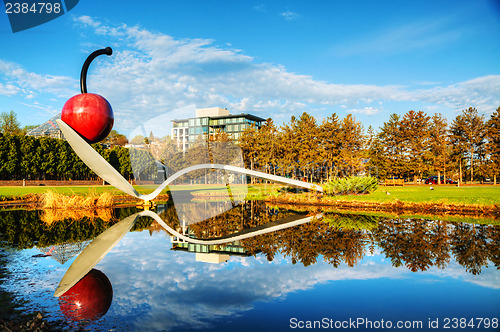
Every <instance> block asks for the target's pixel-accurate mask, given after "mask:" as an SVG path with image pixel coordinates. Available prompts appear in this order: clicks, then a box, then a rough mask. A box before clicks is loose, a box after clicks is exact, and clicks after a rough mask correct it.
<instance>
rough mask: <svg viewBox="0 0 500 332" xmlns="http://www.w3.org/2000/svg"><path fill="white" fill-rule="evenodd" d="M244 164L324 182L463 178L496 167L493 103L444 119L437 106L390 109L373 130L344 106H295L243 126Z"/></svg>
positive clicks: (499, 137)
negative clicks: (431, 110) (292, 112)
mask: <svg viewBox="0 0 500 332" xmlns="http://www.w3.org/2000/svg"><path fill="white" fill-rule="evenodd" d="M239 144H240V146H241V148H242V150H243V154H244V159H245V161H246V166H247V167H249V168H251V169H257V170H261V171H264V172H268V173H273V174H278V175H282V176H290V177H295V178H297V177H302V178H307V179H308V180H309V181H316V182H326V181H329V180H330V179H332V178H335V177H344V176H352V175H364V174H369V175H373V176H377V177H379V178H382V179H383V178H391V177H398V178H405V179H412V180H413V181H414V182H416V181H417V180H418V179H422V178H424V177H427V176H429V175H434V174H437V176H438V181H439V182H441V177H443V178H444V179H446V178H447V177H453V178H455V179H457V180H459V181H460V182H462V180H463V178H464V175H465V174H466V173H467V175H469V177H468V179H469V181H470V182H472V181H475V180H484V178H487V177H493V178H494V182H495V183H496V177H497V175H499V174H500V107H499V108H498V109H497V110H496V111H495V112H494V113H493V114H492V115H491V116H490V118H489V119H487V120H486V119H485V117H484V116H483V115H479V113H478V111H477V110H476V109H475V108H472V107H470V108H468V109H465V110H463V111H462V112H461V113H460V114H459V115H458V116H457V117H456V118H455V119H454V120H453V121H452V122H451V123H450V124H449V123H448V121H447V120H446V118H445V117H444V116H443V115H442V114H439V113H436V114H434V115H432V116H429V115H428V114H426V113H425V112H423V111H413V110H411V111H408V112H407V113H405V114H404V115H403V116H400V115H398V114H391V115H390V116H389V120H388V121H386V122H384V123H383V125H382V126H381V127H380V128H379V130H378V131H375V130H374V129H373V127H372V126H369V127H368V129H367V130H366V132H365V130H364V128H363V125H362V124H361V122H359V121H357V120H356V119H355V117H354V116H353V115H352V114H347V115H346V116H345V117H344V118H343V119H339V117H338V116H337V114H335V113H334V114H332V115H331V116H330V117H328V118H326V119H324V120H323V121H322V122H321V123H318V122H317V121H316V119H314V117H313V116H311V115H309V114H308V113H303V114H302V115H301V116H300V117H298V118H296V117H295V116H292V117H291V120H290V122H289V123H285V124H283V125H282V126H279V127H278V126H276V125H275V124H274V122H273V121H272V119H268V120H267V121H266V122H265V123H264V124H263V125H262V127H261V128H260V129H257V128H255V127H252V128H248V129H247V130H246V131H245V132H244V134H243V135H242V137H241V138H240V142H239Z"/></svg>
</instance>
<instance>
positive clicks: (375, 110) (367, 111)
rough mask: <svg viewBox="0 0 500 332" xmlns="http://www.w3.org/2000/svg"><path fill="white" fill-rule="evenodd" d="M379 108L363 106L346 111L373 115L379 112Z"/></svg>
mask: <svg viewBox="0 0 500 332" xmlns="http://www.w3.org/2000/svg"><path fill="white" fill-rule="evenodd" d="M380 112H381V110H379V109H378V108H375V107H365V108H361V109H352V110H349V111H347V113H359V114H364V115H374V114H377V113H380Z"/></svg>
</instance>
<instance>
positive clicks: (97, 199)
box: [40, 190, 113, 209]
mask: <svg viewBox="0 0 500 332" xmlns="http://www.w3.org/2000/svg"><path fill="white" fill-rule="evenodd" d="M40 205H41V207H42V208H43V209H96V208H104V207H111V206H113V195H112V194H110V193H107V192H105V193H102V194H100V195H98V194H96V193H95V192H90V193H89V194H88V195H87V196H79V195H72V196H67V195H63V194H59V193H56V192H54V191H52V190H48V191H47V192H45V193H44V194H42V195H41V197H40Z"/></svg>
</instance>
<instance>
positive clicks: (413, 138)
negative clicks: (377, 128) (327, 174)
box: [401, 110, 430, 183]
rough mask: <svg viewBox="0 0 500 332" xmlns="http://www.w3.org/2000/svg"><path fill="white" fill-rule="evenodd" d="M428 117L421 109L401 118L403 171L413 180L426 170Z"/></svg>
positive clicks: (428, 136)
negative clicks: (403, 155) (404, 162)
mask: <svg viewBox="0 0 500 332" xmlns="http://www.w3.org/2000/svg"><path fill="white" fill-rule="evenodd" d="M429 129H430V117H429V116H428V115H427V114H425V113H424V112H422V111H418V112H415V111H413V110H411V111H409V112H407V113H406V114H405V115H404V116H403V119H402V120H401V136H402V138H403V147H404V154H405V159H406V160H407V161H408V162H407V163H406V164H405V166H406V167H405V173H406V175H407V176H409V175H413V182H414V183H416V182H417V181H416V179H417V177H418V178H420V179H421V178H422V174H423V173H424V172H425V171H426V168H427V167H426V166H427V164H426V161H427V159H428V154H429V138H430V135H429V132H430V131H429Z"/></svg>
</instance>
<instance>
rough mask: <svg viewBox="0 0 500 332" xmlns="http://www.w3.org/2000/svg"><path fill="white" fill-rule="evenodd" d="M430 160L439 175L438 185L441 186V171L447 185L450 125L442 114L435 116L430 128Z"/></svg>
mask: <svg viewBox="0 0 500 332" xmlns="http://www.w3.org/2000/svg"><path fill="white" fill-rule="evenodd" d="M429 144H430V158H431V166H432V168H433V170H434V171H435V172H437V175H438V184H441V171H443V176H444V181H445V182H444V183H445V184H446V165H447V162H448V159H449V157H448V151H449V150H448V146H449V141H448V123H447V122H446V119H445V118H444V117H443V115H442V114H438V113H436V114H434V116H432V119H431V128H430V142H429Z"/></svg>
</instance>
